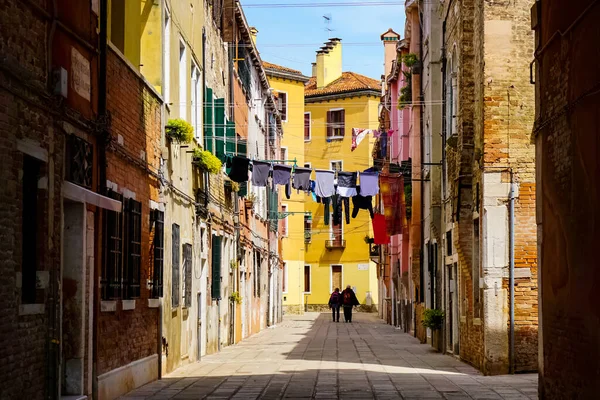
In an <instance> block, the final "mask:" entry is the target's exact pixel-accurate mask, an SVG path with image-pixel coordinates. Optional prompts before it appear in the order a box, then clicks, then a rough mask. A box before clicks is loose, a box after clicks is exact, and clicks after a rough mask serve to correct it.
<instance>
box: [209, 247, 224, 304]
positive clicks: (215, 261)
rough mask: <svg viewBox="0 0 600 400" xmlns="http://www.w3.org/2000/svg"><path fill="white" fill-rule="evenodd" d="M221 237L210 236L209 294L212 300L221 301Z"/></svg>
mask: <svg viewBox="0 0 600 400" xmlns="http://www.w3.org/2000/svg"><path fill="white" fill-rule="evenodd" d="M222 251H223V249H222V248H221V237H220V236H217V235H212V271H211V272H212V285H211V287H210V292H211V295H212V298H213V299H217V300H220V299H221V252H222Z"/></svg>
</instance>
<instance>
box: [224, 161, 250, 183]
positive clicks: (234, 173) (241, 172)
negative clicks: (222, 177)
mask: <svg viewBox="0 0 600 400" xmlns="http://www.w3.org/2000/svg"><path fill="white" fill-rule="evenodd" d="M227 164H231V165H228V166H230V167H231V169H230V171H229V173H228V176H229V179H231V180H232V181H234V182H237V183H242V182H247V181H248V165H249V164H250V160H249V159H248V158H246V157H240V156H234V157H233V158H231V159H228V160H227Z"/></svg>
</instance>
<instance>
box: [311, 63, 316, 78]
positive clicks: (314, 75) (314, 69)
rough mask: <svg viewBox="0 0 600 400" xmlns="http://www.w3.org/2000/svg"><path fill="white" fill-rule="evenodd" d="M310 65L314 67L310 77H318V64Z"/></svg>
mask: <svg viewBox="0 0 600 400" xmlns="http://www.w3.org/2000/svg"><path fill="white" fill-rule="evenodd" d="M310 65H311V67H312V74H311V75H310V76H312V77H316V76H317V63H316V62H314V63H311V64H310Z"/></svg>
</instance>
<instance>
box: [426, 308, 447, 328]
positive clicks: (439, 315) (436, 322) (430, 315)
mask: <svg viewBox="0 0 600 400" xmlns="http://www.w3.org/2000/svg"><path fill="white" fill-rule="evenodd" d="M444 316H445V315H444V311H442V310H438V309H437V308H433V309H431V308H428V309H426V310H425V311H423V321H422V322H421V323H422V324H423V326H424V327H425V328H430V329H433V330H436V329H441V327H442V324H443V323H444Z"/></svg>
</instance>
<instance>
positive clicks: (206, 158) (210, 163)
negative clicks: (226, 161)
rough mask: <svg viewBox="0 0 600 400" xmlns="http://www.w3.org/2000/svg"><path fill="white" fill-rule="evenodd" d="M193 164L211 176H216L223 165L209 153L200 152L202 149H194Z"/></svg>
mask: <svg viewBox="0 0 600 400" xmlns="http://www.w3.org/2000/svg"><path fill="white" fill-rule="evenodd" d="M193 159H194V161H193V163H194V164H196V165H197V166H198V168H200V169H201V170H203V171H206V172H209V173H211V174H218V173H219V171H221V167H222V166H223V164H222V163H221V160H219V159H218V158H217V157H215V156H214V155H213V154H212V153H211V152H210V151H208V150H202V148H196V149H194V156H193Z"/></svg>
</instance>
